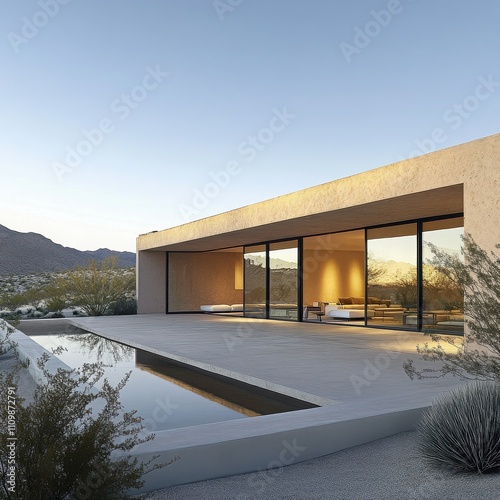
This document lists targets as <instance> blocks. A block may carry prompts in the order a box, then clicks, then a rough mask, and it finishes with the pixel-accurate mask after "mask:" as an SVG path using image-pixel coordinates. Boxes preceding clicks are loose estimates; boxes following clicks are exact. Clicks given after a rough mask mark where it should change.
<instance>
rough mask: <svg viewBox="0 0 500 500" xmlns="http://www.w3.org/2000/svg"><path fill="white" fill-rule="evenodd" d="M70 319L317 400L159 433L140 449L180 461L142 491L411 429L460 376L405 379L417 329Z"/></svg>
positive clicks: (203, 318) (232, 320) (420, 339)
mask: <svg viewBox="0 0 500 500" xmlns="http://www.w3.org/2000/svg"><path fill="white" fill-rule="evenodd" d="M71 323H72V324H73V325H75V326H78V327H80V328H83V329H85V330H87V331H91V332H94V333H97V334H99V335H102V336H104V337H107V338H109V339H112V340H116V341H119V342H123V343H125V344H128V345H130V346H132V347H137V348H140V349H144V350H147V351H150V352H153V353H157V354H161V355H164V356H166V357H169V358H171V359H175V360H178V361H181V362H184V363H187V364H191V365H193V366H196V367H199V368H202V369H205V370H208V371H211V372H214V373H218V374H222V375H226V376H228V377H232V378H234V379H237V380H241V381H244V382H247V383H250V384H254V385H256V386H259V387H264V388H267V389H270V390H273V391H276V392H279V393H283V394H286V395H289V396H293V397H296V398H300V399H304V400H306V401H309V402H312V403H315V404H317V405H320V406H321V407H320V408H313V409H308V410H300V411H295V412H290V413H281V414H275V415H266V416H261V417H254V418H248V419H241V420H234V421H227V422H218V423H212V424H205V425H200V426H196V427H188V428H183V429H174V430H170V431H161V432H158V433H157V435H156V438H155V440H154V441H152V442H149V443H146V444H144V445H141V446H140V447H139V448H138V449H137V452H136V455H137V456H138V457H139V458H140V459H148V458H150V457H152V456H153V455H154V454H158V453H160V454H161V455H162V458H163V459H164V460H171V459H175V458H180V460H177V461H175V463H173V464H172V465H170V466H169V467H167V468H166V469H162V470H160V471H155V472H153V473H151V474H149V475H148V477H147V482H146V485H145V488H144V491H151V490H155V489H158V488H162V487H165V486H171V485H176V484H185V483H190V482H194V481H199V480H203V479H210V478H216V477H223V476H229V475H233V474H240V473H244V472H250V471H257V470H264V469H271V468H274V467H279V466H283V465H289V464H292V463H298V462H302V461H304V460H308V459H310V458H315V457H319V456H322V455H326V454H329V453H333V452H336V451H339V450H342V449H346V448H350V447H352V446H356V445H359V444H363V443H368V442H371V441H373V440H376V439H380V438H383V437H387V436H391V435H394V434H397V433H399V432H404V431H408V430H412V429H413V428H414V426H415V424H416V422H417V421H418V418H419V416H420V414H421V411H422V409H423V408H425V407H427V406H428V405H429V404H430V403H431V402H432V400H433V399H434V398H435V397H437V396H438V395H439V394H441V393H442V392H443V391H446V390H447V389H449V388H452V387H454V386H456V385H457V384H459V383H460V382H459V381H458V380H456V379H453V378H445V379H433V380H421V381H411V380H410V379H409V378H408V377H407V376H406V374H405V372H404V370H403V366H402V365H403V362H404V361H405V360H406V359H407V358H415V359H418V356H417V355H416V350H415V348H416V345H417V344H423V343H424V342H425V341H430V339H429V338H428V337H425V336H424V335H423V334H421V333H416V332H404V331H391V330H381V329H368V328H356V327H353V326H350V325H345V326H344V325H331V324H330V325H329V324H311V323H295V322H283V321H269V320H256V319H246V318H241V317H228V316H215V315H202V314H191V315H183V314H180V315H138V316H122V317H116V316H115V317H112V316H110V317H93V318H77V319H72V320H71ZM47 326H48V324H47ZM418 363H419V366H420V367H423V366H424V363H423V362H422V361H420V360H419V361H418ZM432 366H433V365H432Z"/></svg>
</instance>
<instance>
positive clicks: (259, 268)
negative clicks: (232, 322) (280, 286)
mask: <svg viewBox="0 0 500 500" xmlns="http://www.w3.org/2000/svg"><path fill="white" fill-rule="evenodd" d="M266 262H267V260H266V246H265V245H257V246H252V247H245V254H244V263H245V273H244V299H245V301H244V311H245V316H251V317H254V318H265V317H266V297H267V264H266Z"/></svg>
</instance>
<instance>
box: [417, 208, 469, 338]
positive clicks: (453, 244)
mask: <svg viewBox="0 0 500 500" xmlns="http://www.w3.org/2000/svg"><path fill="white" fill-rule="evenodd" d="M463 225H464V221H463V217H458V218H453V219H445V220H438V221H433V222H424V224H423V233H422V240H423V249H422V260H423V287H422V296H423V313H422V314H423V319H424V320H426V321H424V324H423V327H424V328H428V329H434V330H440V331H443V332H447V333H450V334H463V333H464V291H463V289H462V288H460V287H459V286H458V285H457V284H456V283H454V282H453V281H452V280H450V279H449V278H447V276H446V274H445V273H443V272H442V271H440V270H439V269H437V268H436V267H435V265H434V264H433V257H434V253H433V251H432V247H433V246H434V247H435V248H437V249H438V250H440V251H444V252H446V253H449V254H450V255H458V256H460V257H461V256H462V255H461V247H462V239H461V236H462V235H463V233H464V228H463ZM425 323H427V324H425Z"/></svg>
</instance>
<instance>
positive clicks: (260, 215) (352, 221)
mask: <svg viewBox="0 0 500 500" xmlns="http://www.w3.org/2000/svg"><path fill="white" fill-rule="evenodd" d="M361 175H363V174H361ZM351 179H353V178H351ZM337 182H338V181H337ZM332 184H335V182H334V183H332ZM320 187H322V186H319V187H318V188H320ZM318 188H309V189H306V190H303V191H299V192H297V193H292V194H291V195H286V196H283V197H279V198H275V199H272V200H268V201H266V202H262V203H257V204H255V205H250V206H247V207H243V208H240V209H237V210H232V211H230V212H225V213H223V214H220V215H216V216H213V217H208V218H206V219H202V220H199V221H195V222H191V223H189V224H184V225H182V226H177V227H174V228H171V229H166V230H164V231H159V232H154V233H149V234H146V235H142V236H140V237H139V238H138V245H137V246H138V251H141V250H152V251H184V252H201V251H210V250H217V249H222V248H230V247H238V246H243V245H252V244H255V243H261V242H265V241H276V240H282V239H291V238H297V237H301V236H313V235H319V234H326V233H334V232H340V231H348V230H353V229H360V228H365V227H373V226H378V225H383V224H391V223H397V222H404V221H411V220H417V219H423V218H431V217H439V216H447V215H454V214H461V213H463V211H464V202H463V184H455V185H450V186H445V187H440V188H435V189H429V190H426V191H420V192H414V193H411V194H404V195H402V196H393V197H390V198H385V199H380V200H377V201H372V202H369V203H360V204H355V205H352V206H348V207H342V208H337V209H334V210H326V211H318V212H314V213H309V214H306V215H301V216H295V217H294V216H293V213H294V212H296V213H300V212H304V211H307V210H304V209H303V207H302V205H301V201H304V202H306V200H307V202H306V205H307V209H308V210H309V211H310V212H311V209H310V207H311V206H314V205H315V204H314V203H312V205H311V200H310V199H307V197H308V196H309V197H314V196H315V194H319V193H318V192H315V189H318ZM352 189H353V190H354V189H355V184H354V183H353V184H352ZM343 191H345V189H343ZM331 194H332V195H333V196H334V195H335V192H334V191H333V192H332V193H331ZM355 198H356V193H354V192H353V199H355ZM293 202H295V204H296V206H295V207H294V206H293V205H292V206H290V203H292V204H293ZM317 205H318V206H319V207H321V205H322V203H317ZM266 220H267V221H266Z"/></svg>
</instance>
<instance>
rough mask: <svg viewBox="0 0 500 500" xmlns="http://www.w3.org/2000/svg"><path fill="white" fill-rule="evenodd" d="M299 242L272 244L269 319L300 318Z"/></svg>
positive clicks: (270, 254)
mask: <svg viewBox="0 0 500 500" xmlns="http://www.w3.org/2000/svg"><path fill="white" fill-rule="evenodd" d="M298 262H299V254H298V242H297V240H293V241H286V242H280V243H271V245H270V247H269V318H271V319H287V320H297V318H298Z"/></svg>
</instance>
